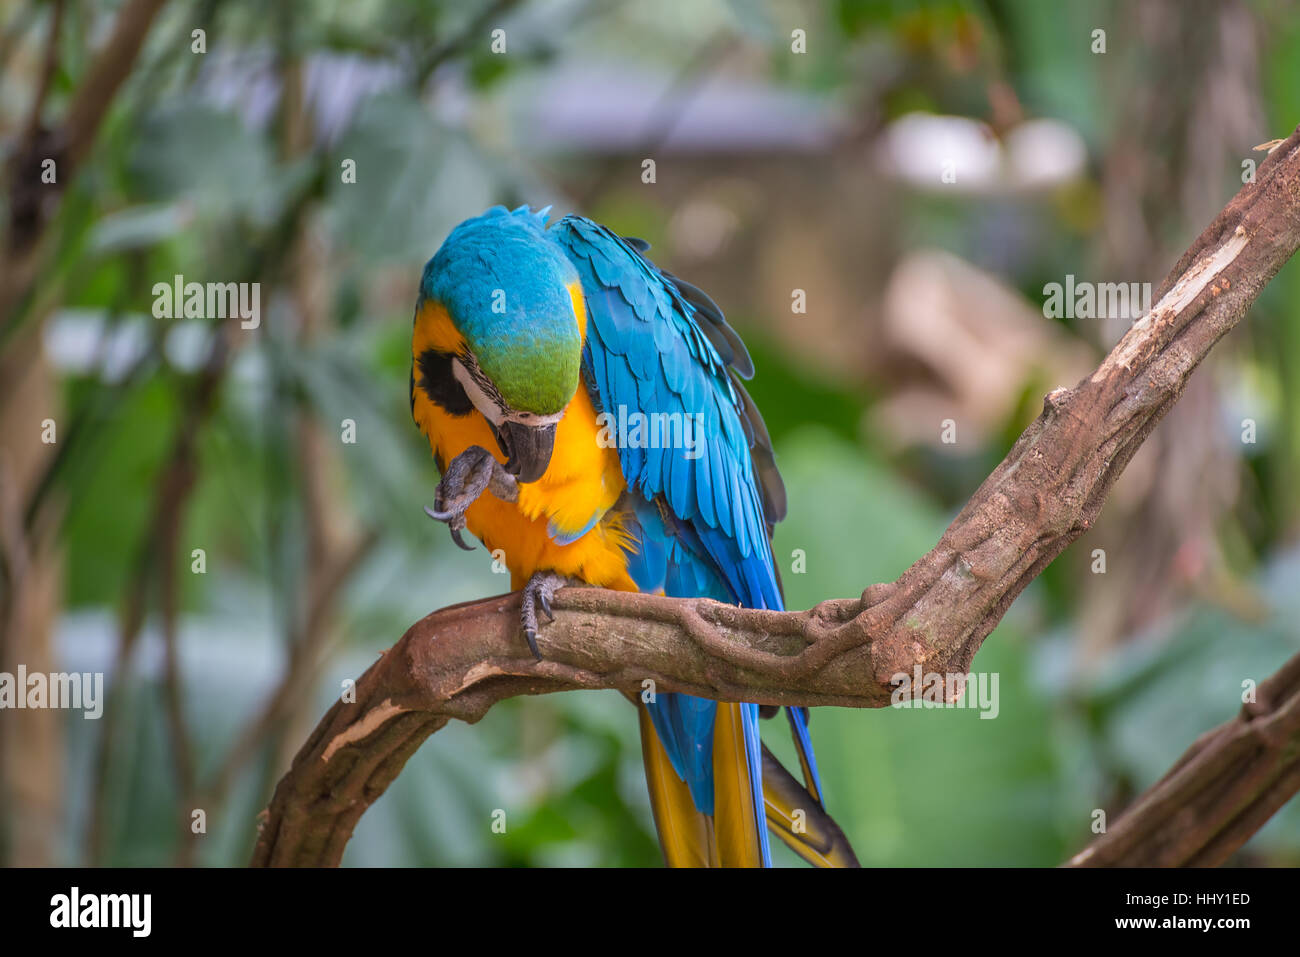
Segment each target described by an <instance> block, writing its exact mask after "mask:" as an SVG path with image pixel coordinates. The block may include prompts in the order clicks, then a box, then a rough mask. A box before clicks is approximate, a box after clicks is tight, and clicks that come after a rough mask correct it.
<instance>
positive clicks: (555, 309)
mask: <svg viewBox="0 0 1300 957" xmlns="http://www.w3.org/2000/svg"><path fill="white" fill-rule="evenodd" d="M545 222H546V210H542V211H541V212H539V213H533V212H531V211H530V210H529V209H528V208H527V207H526V206H525V207H520V208H519V209H517V210H515V211H514V212H513V213H512V212H508V211H507V210H506V208H505V207H504V206H494V207H493V208H492V209H490V210H488V211H487V212H486V213H484V214H483V215H482V216H477V217H475V218H474V219H468V220H466V221H465V222H463V223H461V224H460V225H459V226H457V227H456V228H455V229H454V230H452V232H451V235H450V236H448V237H447V239H446V241H445V242H444V243H443V244H442V247H441V248H440V249H439V250H438V252H437V254H436V255H435V256H434V257H433V258H432V259H431V260H429V262H428V264H427V265H426V266H425V267H424V276H423V279H422V281H421V284H420V295H421V297H422V298H424V299H433V300H436V301H438V302H441V303H442V304H443V305H444V306H445V307H446V308H447V312H448V314H449V315H450V316H451V320H452V322H453V323H454V324H455V325H456V328H457V329H459V330H460V333H461V335H463V336H464V337H465V341H466V343H467V344H468V346H469V349H470V351H471V352H472V353H473V354H474V358H475V359H477V360H478V364H479V368H481V369H482V370H483V372H484V373H485V374H486V375H487V376H488V378H489V379H491V380H492V384H493V385H494V386H496V389H497V391H498V392H500V393H501V397H502V398H503V399H505V401H506V402H507V404H509V406H510V408H511V409H514V410H515V411H519V412H534V413H537V414H538V415H552V414H554V413H557V412H560V411H562V410H563V409H564V407H565V405H567V404H568V402H569V400H570V399H571V398H573V394H574V392H575V391H576V390H577V388H578V374H579V368H580V366H581V363H582V336H581V334H580V332H579V331H578V324H577V319H576V317H575V316H574V311H573V300H572V298H571V296H570V295H569V290H568V286H569V285H571V284H573V283H577V282H578V274H577V272H576V271H575V270H574V268H573V265H572V264H571V263H570V262H569V261H568V259H566V258H565V256H564V253H563V252H562V251H561V250H560V249H559V247H558V246H557V245H555V243H554V242H553V241H552V240H551V238H550V237H549V236H548V235H547V234H546V229H545Z"/></svg>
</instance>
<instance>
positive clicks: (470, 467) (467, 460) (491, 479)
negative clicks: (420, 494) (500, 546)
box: [424, 445, 519, 552]
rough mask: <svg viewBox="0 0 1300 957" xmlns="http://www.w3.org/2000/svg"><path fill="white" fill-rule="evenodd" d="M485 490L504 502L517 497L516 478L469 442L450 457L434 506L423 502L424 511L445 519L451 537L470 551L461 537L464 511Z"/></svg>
mask: <svg viewBox="0 0 1300 957" xmlns="http://www.w3.org/2000/svg"><path fill="white" fill-rule="evenodd" d="M488 489H491V491H492V494H493V495H495V496H496V497H497V498H499V499H501V500H502V501H503V502H514V501H517V500H518V499H519V486H518V484H517V483H516V482H515V477H514V476H513V475H511V474H510V473H509V472H507V471H506V470H505V467H504V466H502V464H501V463H500V462H498V461H497V460H496V459H495V458H493V457H492V453H491V452H489V451H488V450H487V449H485V448H483V447H482V446H480V445H471V446H470V447H469V448H467V449H466V450H465V451H464V452H462V453H460V455H458V456H456V457H455V458H454V459H452V460H451V464H450V465H448V466H447V471H446V472H444V473H443V475H442V481H441V482H439V483H438V491H437V492H436V493H435V494H434V499H433V508H430V507H429V506H427V505H426V506H425V507H424V511H425V513H426V514H427V515H428V516H429V517H430V518H432V519H436V520H437V521H439V522H446V523H447V527H448V528H450V529H451V540H452V541H453V542H455V543H456V544H457V545H459V546H460V547H461V548H463V549H465V551H467V552H472V551H473V550H474V546H473V545H467V544H465V540H464V539H463V538H461V537H460V533H461V532H462V531H464V530H465V513H466V512H467V511H469V507H470V506H471V505H473V504H474V503H475V502H476V501H478V497H479V496H480V495H482V494H483V492H484V491H485V490H488Z"/></svg>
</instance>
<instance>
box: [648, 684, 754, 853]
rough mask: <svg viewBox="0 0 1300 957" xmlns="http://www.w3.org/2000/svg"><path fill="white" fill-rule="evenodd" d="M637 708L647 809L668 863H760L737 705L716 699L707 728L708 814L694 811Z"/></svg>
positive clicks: (683, 785) (653, 732)
mask: <svg viewBox="0 0 1300 957" xmlns="http://www.w3.org/2000/svg"><path fill="white" fill-rule="evenodd" d="M637 710H638V712H639V717H640V722H641V754H642V757H643V759H644V762H645V777H646V785H647V787H648V788H649V791H650V807H651V809H652V810H653V811H654V817H655V828H656V829H657V830H658V831H659V843H660V845H662V847H663V850H664V860H665V861H666V862H667V864H668V866H669V867H761V866H762V862H763V859H762V852H761V850H760V849H759V844H758V830H757V826H756V825H755V821H754V798H753V791H752V790H751V789H750V783H749V765H748V763H747V761H746V757H745V738H744V731H743V729H742V727H741V723H740V705H738V704H735V703H731V702H719V703H718V712H717V718H716V720H715V722H714V726H713V811H714V813H713V814H712V815H706V814H701V813H700V812H699V811H697V810H696V809H695V803H694V802H693V801H692V800H691V794H690V790H689V789H688V788H687V787H686V784H685V782H683V781H682V779H681V778H679V777H678V776H677V772H676V771H674V770H673V768H672V764H671V763H670V762H669V761H668V754H667V752H666V751H665V750H664V746H663V744H662V743H661V742H660V741H659V736H658V735H657V734H656V733H655V729H654V724H653V723H652V722H651V720H650V713H649V712H648V711H647V710H646V709H645V707H644V706H638V708H637Z"/></svg>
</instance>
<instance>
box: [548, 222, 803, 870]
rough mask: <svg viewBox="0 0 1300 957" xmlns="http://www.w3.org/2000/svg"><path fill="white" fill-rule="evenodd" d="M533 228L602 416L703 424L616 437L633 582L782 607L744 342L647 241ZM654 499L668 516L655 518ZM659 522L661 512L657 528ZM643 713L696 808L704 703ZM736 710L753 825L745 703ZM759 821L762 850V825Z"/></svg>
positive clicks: (706, 802) (701, 785) (752, 738)
mask: <svg viewBox="0 0 1300 957" xmlns="http://www.w3.org/2000/svg"><path fill="white" fill-rule="evenodd" d="M546 235H547V236H549V237H551V238H552V239H553V240H554V241H555V242H557V243H558V244H559V245H560V247H561V248H562V249H563V250H564V252H565V254H566V255H567V256H568V258H569V260H570V261H571V262H572V263H573V264H574V266H575V268H576V269H577V271H578V275H579V278H580V279H581V282H582V286H583V290H584V293H585V295H586V299H587V312H588V320H587V336H586V344H585V347H584V356H583V361H584V371H585V374H586V376H587V379H588V381H589V382H590V383H591V384H593V385H594V387H595V392H596V393H597V394H596V396H595V398H596V400H597V405H598V406H599V407H600V408H601V409H603V410H604V411H606V412H609V413H610V414H611V415H612V416H614V417H617V415H618V411H619V406H620V405H624V406H627V407H628V411H629V412H632V411H638V412H642V413H645V414H647V415H653V414H665V413H666V414H668V415H669V416H671V415H673V414H674V413H678V414H679V415H680V418H681V420H682V422H683V423H684V422H685V420H686V419H687V417H691V421H692V424H693V425H694V424H695V423H696V422H698V423H700V425H701V426H702V428H701V429H700V430H699V432H700V433H701V434H694V435H693V436H692V438H693V440H694V441H693V443H691V444H689V445H688V444H687V443H684V442H677V443H673V447H669V448H664V447H660V448H643V447H641V446H640V445H636V444H632V443H629V442H626V441H620V443H619V458H620V463H621V465H622V468H623V474H624V477H625V478H626V480H627V484H628V488H629V490H635V491H636V492H639V493H640V494H639V496H633V497H634V498H639V499H640V501H639V502H636V503H634V505H633V507H634V510H635V515H636V524H637V529H638V530H639V532H640V533H641V542H642V549H641V553H640V554H638V555H637V556H634V557H633V559H632V560H630V562H629V570H630V571H632V570H633V569H634V573H633V578H634V581H636V582H637V584H638V587H642V588H645V587H646V584H645V583H647V582H662V586H663V588H664V591H665V592H666V593H667V594H669V595H681V596H707V597H711V598H716V599H718V600H719V601H726V602H730V603H739V604H742V605H746V606H749V607H756V608H776V609H779V608H781V607H782V602H781V596H780V589H779V587H778V585H777V581H776V571H775V568H774V566H773V559H772V553H771V548H770V546H769V543H768V527H769V524H770V523H771V522H775V521H776V520H777V519H778V518H779V517H780V516H777V515H771V516H768V515H765V514H764V511H763V510H764V503H765V502H766V501H769V500H773V499H774V496H773V495H772V494H771V492H770V489H769V487H768V484H769V483H770V482H772V483H776V484H777V485H778V487H779V477H778V476H777V475H776V472H775V468H774V467H772V468H771V469H770V474H765V475H764V477H763V478H764V485H763V489H762V491H760V488H759V476H758V475H757V474H756V469H755V460H754V458H752V457H751V452H750V449H751V445H754V440H755V434H756V433H755V426H754V424H753V423H752V422H751V421H750V419H751V417H752V415H756V414H757V410H756V409H754V408H753V404H752V402H750V401H749V398H748V396H747V395H746V394H745V393H744V391H743V390H742V389H740V388H738V386H737V384H736V383H734V382H733V379H732V375H731V370H732V368H733V367H734V368H735V370H736V371H737V372H738V373H739V374H741V375H749V374H752V372H753V365H752V363H751V362H750V359H749V354H748V352H747V351H746V350H745V348H744V344H743V343H741V341H740V339H739V337H738V336H737V335H736V334H735V332H734V331H733V330H732V329H731V328H730V327H729V326H727V324H726V321H725V319H723V317H722V313H721V311H720V310H719V309H718V307H717V305H716V304H715V303H714V302H713V301H712V300H711V299H709V298H708V296H706V295H704V294H703V293H702V292H701V291H700V290H698V289H696V288H695V287H693V286H690V285H689V284H687V283H683V282H681V281H680V280H676V279H675V278H674V277H672V276H669V275H666V274H664V273H663V272H662V271H660V270H659V269H658V268H657V267H656V266H655V265H654V264H653V263H652V262H650V260H648V259H647V258H645V257H644V256H643V255H641V252H643V251H644V249H646V248H648V247H647V246H646V244H644V243H642V242H636V243H629V242H628V241H625V240H623V239H622V238H620V237H618V236H617V235H615V234H614V233H612V232H610V231H609V230H608V229H606V228H605V227H603V226H600V225H598V224H596V223H594V222H592V221H591V220H588V219H584V218H582V217H578V216H566V217H564V219H562V220H560V222H558V223H557V224H556V225H554V226H553V227H551V229H550V230H548V231H547V233H546ZM758 427H760V428H761V421H760V422H759V423H758ZM762 434H763V438H764V439H765V440H766V432H765V431H764V432H763V433H762ZM646 438H647V439H648V438H649V436H646ZM769 446H770V442H767V443H766V444H765V445H764V447H763V448H762V450H761V451H762V455H763V458H762V459H761V464H763V465H770V447H769ZM780 501H782V502H783V501H784V496H783V494H782V495H781V496H780ZM656 502H658V503H662V504H663V505H664V506H666V511H667V512H668V513H669V515H667V516H663V517H662V518H661V517H660V515H659V514H658V512H659V507H658V506H657V505H654V504H653V503H656ZM651 511H653V512H655V513H656V514H653V515H652V514H650V512H651ZM664 519H670V521H669V522H668V524H667V525H665V522H664ZM652 539H653V540H654V541H653V542H652V541H650V540H652ZM649 710H650V715H651V719H652V721H653V722H654V726H655V730H656V732H657V733H658V734H659V737H660V740H661V741H662V742H663V744H664V747H665V750H666V751H667V753H668V757H669V760H670V762H671V763H672V765H673V768H674V770H675V771H676V772H677V773H678V774H679V775H680V776H681V777H682V778H683V779H684V780H685V781H686V783H687V785H688V787H689V788H690V790H691V795H692V798H693V799H694V801H695V803H696V806H697V807H698V808H699V809H700V810H701V811H705V812H706V813H709V812H711V810H712V807H713V778H712V764H711V752H712V740H713V738H712V729H713V719H714V713H715V711H716V705H715V704H714V703H713V702H711V701H706V700H705V699H700V698H694V697H691V696H689V695H680V694H660V695H659V696H658V700H657V701H656V703H655V704H654V705H653V706H652V707H650V709H649ZM741 710H742V727H743V730H744V738H745V748H746V751H747V755H748V761H749V767H750V768H751V772H750V778H751V784H752V786H753V791H754V801H755V810H756V818H757V820H759V821H760V822H761V821H763V820H764V810H763V798H762V779H761V768H762V758H761V743H760V739H759V733H758V707H757V706H756V705H745V706H744V707H743V708H742V709H741ZM796 733H798V731H797V730H796ZM803 733H804V734H805V735H806V726H803ZM706 809H707V810H706ZM759 831H760V832H761V834H760V836H759V839H760V843H761V847H762V852H763V859H764V860H765V861H766V860H767V835H766V828H765V827H762V826H760V827H759Z"/></svg>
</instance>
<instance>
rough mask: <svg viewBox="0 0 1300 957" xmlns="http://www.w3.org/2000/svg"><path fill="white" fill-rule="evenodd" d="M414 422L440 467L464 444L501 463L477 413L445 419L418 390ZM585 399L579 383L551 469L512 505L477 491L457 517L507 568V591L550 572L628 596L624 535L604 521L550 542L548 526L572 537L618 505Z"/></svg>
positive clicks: (619, 476)
mask: <svg viewBox="0 0 1300 957" xmlns="http://www.w3.org/2000/svg"><path fill="white" fill-rule="evenodd" d="M414 398H415V408H414V410H413V411H414V415H415V421H416V423H417V424H418V425H419V426H420V430H421V431H422V432H424V434H425V435H426V436H428V438H429V445H430V447H431V448H432V449H433V451H434V454H435V455H437V456H438V457H439V458H440V459H441V461H442V462H444V463H449V462H451V460H452V459H454V458H455V457H456V456H457V455H459V454H460V453H461V452H464V451H465V450H466V449H467V448H469V447H470V446H471V445H479V446H482V447H483V448H485V449H487V450H488V451H489V452H491V453H492V455H493V456H494V457H495V458H496V459H497V461H499V462H501V463H502V464H505V456H504V455H502V454H501V450H500V449H499V448H498V447H497V442H496V438H495V437H494V436H493V434H492V429H491V427H490V426H489V425H488V421H487V419H485V418H483V416H482V415H481V414H480V413H479V412H478V411H477V410H475V411H473V412H471V413H470V414H469V415H465V416H452V415H450V414H449V413H447V412H446V411H444V410H443V409H441V408H439V407H438V406H437V405H435V404H434V403H432V402H430V401H429V399H428V397H427V396H425V395H424V393H423V392H422V391H420V389H418V388H417V389H416V390H415V393H414ZM598 434H599V430H598V427H597V424H596V411H595V408H594V407H593V405H592V403H591V397H590V396H589V395H588V394H587V390H586V388H585V387H584V386H583V385H582V383H581V382H579V384H578V391H577V392H576V393H575V394H574V397H573V399H572V401H571V402H570V403H569V406H568V408H567V409H566V410H565V414H564V418H563V419H561V420H560V424H559V425H558V426H557V427H556V430H555V450H554V452H553V453H552V455H551V464H550V465H549V466H548V467H547V469H546V474H544V475H543V476H542V477H541V478H540V479H539V480H538V481H536V482H530V483H528V484H527V485H521V486H519V501H518V502H503V501H501V500H500V499H499V498H497V497H496V496H494V495H493V494H492V493H491V492H484V493H483V495H482V496H481V497H480V498H479V500H478V501H477V502H475V503H474V504H473V505H471V506H470V507H469V511H468V512H466V514H465V523H466V525H467V526H468V527H469V530H470V531H471V532H473V533H474V534H475V535H477V536H478V537H479V538H480V539H482V541H483V543H484V544H485V545H487V547H488V549H489V550H490V551H492V552H496V551H497V550H498V549H500V550H501V552H503V553H504V554H503V555H502V556H501V557H502V560H503V561H504V562H505V565H506V567H507V568H509V569H510V575H511V581H512V587H514V588H521V587H523V585H524V584H525V583H526V582H527V581H528V579H529V577H531V576H532V575H533V573H534V572H539V571H554V572H558V573H559V574H561V575H567V576H569V577H571V578H576V579H579V580H581V581H585V582H588V583H589V584H592V585H600V586H603V587H605V588H614V589H618V590H620V591H636V590H637V588H636V585H635V584H634V583H633V581H632V579H631V577H629V575H628V573H627V555H626V553H625V552H624V550H623V545H624V544H625V543H626V542H627V540H628V535H627V532H626V530H625V529H624V528H623V527H622V525H621V524H620V523H619V522H618V521H617V520H616V519H614V518H612V517H610V516H606V517H605V518H604V519H602V521H600V522H598V523H597V524H596V526H595V527H594V528H592V529H591V531H589V532H587V533H586V534H585V535H583V536H582V537H581V538H579V539H578V540H577V541H575V542H573V543H571V544H569V545H560V544H557V543H556V541H555V540H554V539H553V538H551V536H550V534H549V531H548V528H547V526H548V524H553V525H554V526H555V527H556V528H557V529H558V530H559V531H560V532H562V533H568V534H573V533H576V532H578V531H580V530H581V529H582V528H584V527H585V526H586V525H587V523H588V522H590V521H591V518H592V516H593V515H596V514H598V513H600V514H602V515H603V514H604V513H605V512H607V511H608V510H609V509H610V508H611V507H612V506H613V504H614V503H615V502H616V501H618V497H619V495H621V494H622V492H623V490H624V488H625V487H626V483H625V482H624V480H623V470H622V467H621V466H620V464H619V459H618V450H617V449H613V448H601V447H600V444H599V443H598V442H597V441H596V437H597V435H598Z"/></svg>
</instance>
